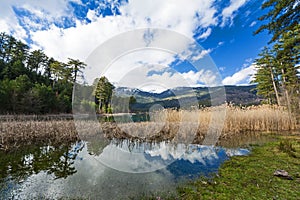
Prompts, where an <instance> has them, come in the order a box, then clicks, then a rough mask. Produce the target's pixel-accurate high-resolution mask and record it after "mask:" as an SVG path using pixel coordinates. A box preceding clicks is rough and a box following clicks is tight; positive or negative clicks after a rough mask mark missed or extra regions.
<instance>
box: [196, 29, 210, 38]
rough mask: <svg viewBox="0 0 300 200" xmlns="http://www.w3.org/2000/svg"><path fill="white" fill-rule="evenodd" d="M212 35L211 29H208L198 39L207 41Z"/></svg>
mask: <svg viewBox="0 0 300 200" xmlns="http://www.w3.org/2000/svg"><path fill="white" fill-rule="evenodd" d="M210 34H211V28H208V29H207V30H206V31H205V32H204V33H202V34H201V35H200V36H199V37H198V39H206V38H207V37H208V36H210Z"/></svg>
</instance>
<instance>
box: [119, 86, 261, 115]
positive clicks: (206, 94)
mask: <svg viewBox="0 0 300 200" xmlns="http://www.w3.org/2000/svg"><path fill="white" fill-rule="evenodd" d="M221 89H222V88H221V87H214V88H207V87H177V88H174V89H168V90H166V91H164V92H161V93H152V92H145V91H141V90H139V89H135V88H127V87H118V88H116V89H115V91H114V95H116V96H118V97H130V96H134V98H135V99H136V103H134V104H132V105H131V111H133V112H138V111H148V110H149V108H150V107H151V106H153V105H154V104H160V105H161V106H163V107H164V108H181V107H182V106H185V107H190V106H195V105H196V104H197V105H199V106H210V105H211V95H212V94H213V93H214V92H218V91H220V90H221ZM225 92H226V102H232V103H233V104H236V105H255V104H259V103H260V101H261V100H262V98H261V97H259V96H258V95H257V94H256V90H255V85H249V86H225Z"/></svg>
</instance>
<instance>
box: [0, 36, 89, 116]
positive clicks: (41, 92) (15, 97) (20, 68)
mask: <svg viewBox="0 0 300 200" xmlns="http://www.w3.org/2000/svg"><path fill="white" fill-rule="evenodd" d="M84 67H85V64H84V63H83V62H81V61H79V60H75V59H71V58H69V59H68V62H67V63H64V62H60V61H57V60H55V59H53V58H49V57H48V56H47V55H46V54H45V53H44V52H43V51H42V50H30V48H29V46H28V45H26V44H24V43H23V42H22V41H19V40H17V39H15V38H14V37H13V36H10V35H8V34H6V33H0V113H2V114H10V113H11V114H18V113H22V114H31V113H35V114H45V113H70V112H71V110H72V90H73V84H74V83H76V81H77V79H78V77H80V76H81V73H80V72H81V70H82V69H83V68H84Z"/></svg>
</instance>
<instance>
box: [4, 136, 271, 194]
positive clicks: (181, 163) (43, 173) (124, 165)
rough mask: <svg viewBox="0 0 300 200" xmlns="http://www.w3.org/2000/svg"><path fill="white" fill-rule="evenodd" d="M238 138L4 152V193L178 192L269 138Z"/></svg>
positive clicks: (121, 142) (88, 144) (82, 144)
mask: <svg viewBox="0 0 300 200" xmlns="http://www.w3.org/2000/svg"><path fill="white" fill-rule="evenodd" d="M241 138H242V137H241ZM245 138H246V139H245ZM247 138H248V139H247ZM263 138H266V137H263ZM233 141H235V142H233V144H232V145H231V147H230V145H229V144H228V143H224V144H225V145H223V146H227V148H225V147H221V146H218V147H213V146H203V145H196V144H172V143H168V142H159V143H145V142H138V141H128V140H111V141H110V142H107V141H95V142H86V141H78V142H76V143H73V144H70V145H68V146H56V147H54V146H30V147H28V148H26V149H22V150H20V151H17V152H13V153H3V152H1V154H0V156H1V166H0V171H1V177H0V196H1V198H3V199H33V198H35V199H40V198H46V199H59V198H62V197H63V198H89V199H128V198H129V199H130V198H137V199H139V197H142V196H149V195H154V196H159V195H160V194H173V193H175V192H176V187H178V186H179V185H181V184H184V183H185V182H186V181H189V180H194V179H195V178H197V177H199V176H210V175H212V174H215V173H217V171H218V168H219V167H220V165H221V164H222V163H223V162H224V161H226V160H227V159H230V157H231V156H240V155H247V154H249V153H250V150H251V148H250V147H249V145H248V144H250V143H255V142H261V141H264V139H262V137H261V136H259V137H258V136H257V135H256V136H253V135H251V136H250V135H247V136H245V137H243V139H238V138H236V140H233ZM236 141H241V143H240V144H239V143H238V142H236Z"/></svg>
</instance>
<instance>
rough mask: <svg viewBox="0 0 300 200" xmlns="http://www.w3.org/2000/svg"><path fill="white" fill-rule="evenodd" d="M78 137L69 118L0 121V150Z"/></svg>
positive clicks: (69, 140) (57, 142)
mask: <svg viewBox="0 0 300 200" xmlns="http://www.w3.org/2000/svg"><path fill="white" fill-rule="evenodd" d="M77 139H78V135H77V133H76V130H75V126H74V122H73V121H71V120H52V121H34V120H27V121H24V120H11V119H10V120H7V121H2V122H0V150H5V151H7V150H11V149H16V148H18V147H20V146H26V145H30V144H62V143H68V142H73V141H76V140H77Z"/></svg>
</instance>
